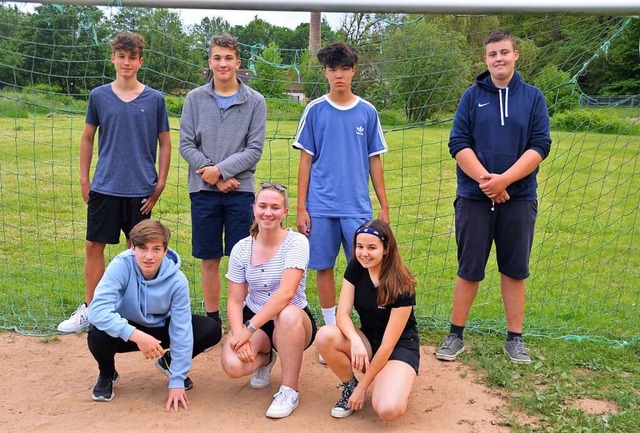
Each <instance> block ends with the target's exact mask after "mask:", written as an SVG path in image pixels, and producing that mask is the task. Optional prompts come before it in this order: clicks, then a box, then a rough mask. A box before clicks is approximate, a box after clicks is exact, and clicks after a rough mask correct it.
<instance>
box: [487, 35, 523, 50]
mask: <svg viewBox="0 0 640 433" xmlns="http://www.w3.org/2000/svg"><path fill="white" fill-rule="evenodd" d="M502 41H509V42H511V45H513V49H514V50H517V49H518V41H517V40H516V37H515V36H513V35H512V34H511V33H509V32H507V31H506V30H494V31H492V32H491V34H490V35H489V36H487V39H485V40H484V46H485V48H486V47H487V45H489V44H493V43H496V42H502Z"/></svg>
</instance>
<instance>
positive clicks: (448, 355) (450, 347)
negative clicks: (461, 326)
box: [436, 333, 464, 361]
mask: <svg viewBox="0 0 640 433" xmlns="http://www.w3.org/2000/svg"><path fill="white" fill-rule="evenodd" d="M462 352H464V341H463V340H462V338H460V337H458V335H457V334H453V333H451V334H449V335H447V338H446V339H445V340H444V343H442V346H440V348H439V349H438V351H437V352H436V359H439V360H440V361H455V360H456V358H457V357H458V355H460V354H461V353H462Z"/></svg>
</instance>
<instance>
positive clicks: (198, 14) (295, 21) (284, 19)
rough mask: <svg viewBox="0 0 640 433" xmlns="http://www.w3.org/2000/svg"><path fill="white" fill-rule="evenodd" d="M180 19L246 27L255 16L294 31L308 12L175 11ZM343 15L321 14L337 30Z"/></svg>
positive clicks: (303, 21) (189, 22)
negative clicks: (222, 21) (221, 21)
mask: <svg viewBox="0 0 640 433" xmlns="http://www.w3.org/2000/svg"><path fill="white" fill-rule="evenodd" d="M176 11H177V12H178V13H179V14H180V16H181V17H182V22H183V23H185V24H187V25H189V24H197V23H199V22H200V20H201V19H202V18H204V17H209V18H212V17H218V16H219V17H222V18H224V19H225V20H227V21H228V22H229V24H231V25H232V26H235V25H242V26H244V25H246V24H248V23H249V22H251V21H252V20H253V18H254V17H255V16H256V15H257V16H258V18H260V19H262V20H264V21H266V22H268V23H270V24H273V25H274V26H282V27H289V28H291V29H295V28H296V27H298V25H299V24H300V23H308V22H309V14H310V13H309V12H273V11H230V10H216V9H176ZM343 16H344V14H343V13H323V14H322V17H323V18H325V19H326V20H327V22H328V23H329V25H330V26H331V27H332V28H333V29H334V30H336V29H338V28H339V27H340V24H341V19H342V17H343Z"/></svg>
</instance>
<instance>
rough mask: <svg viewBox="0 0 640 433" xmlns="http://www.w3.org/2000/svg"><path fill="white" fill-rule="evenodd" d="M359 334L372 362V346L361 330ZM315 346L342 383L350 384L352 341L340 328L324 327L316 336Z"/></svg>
mask: <svg viewBox="0 0 640 433" xmlns="http://www.w3.org/2000/svg"><path fill="white" fill-rule="evenodd" d="M358 334H359V335H360V338H362V341H363V342H364V344H365V347H366V348H367V352H368V353H369V360H371V344H370V343H369V340H367V338H366V337H365V336H364V334H362V332H360V330H358ZM315 344H316V347H317V348H318V352H320V355H322V356H323V358H324V359H325V361H327V365H328V366H329V368H330V369H331V371H333V372H334V373H335V375H336V376H338V379H340V382H348V381H350V380H351V379H352V378H353V369H352V368H351V341H350V340H349V339H348V338H347V337H345V336H344V334H343V333H342V331H340V328H338V327H337V326H335V325H327V326H323V327H322V328H320V330H319V331H318V334H317V335H316V341H315Z"/></svg>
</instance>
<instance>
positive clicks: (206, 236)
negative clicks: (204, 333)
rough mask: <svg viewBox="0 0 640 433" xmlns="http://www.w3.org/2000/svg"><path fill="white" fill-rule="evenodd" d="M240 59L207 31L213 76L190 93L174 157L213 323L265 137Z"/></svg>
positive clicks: (259, 102)
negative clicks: (183, 181)
mask: <svg viewBox="0 0 640 433" xmlns="http://www.w3.org/2000/svg"><path fill="white" fill-rule="evenodd" d="M240 63H241V60H240V46H239V44H238V41H237V40H236V39H235V38H234V37H233V36H231V35H229V34H226V33H225V34H222V35H215V36H213V37H212V38H211V43H210V48H209V68H210V69H211V71H212V73H213V79H212V80H211V81H210V82H209V83H207V84H205V85H204V86H201V87H198V88H196V89H193V90H192V91H191V92H189V94H188V95H187V97H186V99H185V101H184V107H183V109H182V119H181V121H180V154H181V155H182V157H183V158H184V159H185V160H186V161H187V162H188V163H189V175H188V188H189V197H190V198H191V230H192V238H191V239H192V241H191V242H192V249H193V251H192V254H193V256H194V257H196V258H198V259H202V265H201V276H202V296H203V298H204V306H205V309H206V312H207V315H208V316H210V317H214V318H215V319H216V320H218V322H219V323H220V313H219V309H220V260H221V258H222V256H223V255H226V256H228V255H229V254H230V253H231V249H232V248H233V246H234V245H235V244H236V242H238V241H239V240H240V239H243V238H245V237H247V236H249V228H250V227H251V223H252V221H253V209H252V206H253V201H254V191H255V187H254V183H255V180H254V173H255V171H256V166H257V164H258V161H259V160H260V156H261V155H262V147H263V146H264V140H265V136H266V120H267V107H266V103H265V100H264V97H263V96H262V95H261V94H260V93H258V92H256V91H255V90H253V89H251V88H250V87H248V86H246V85H245V84H243V83H242V82H241V81H240V80H239V79H238V78H237V77H236V71H237V70H238V68H240ZM223 232H224V249H223Z"/></svg>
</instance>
